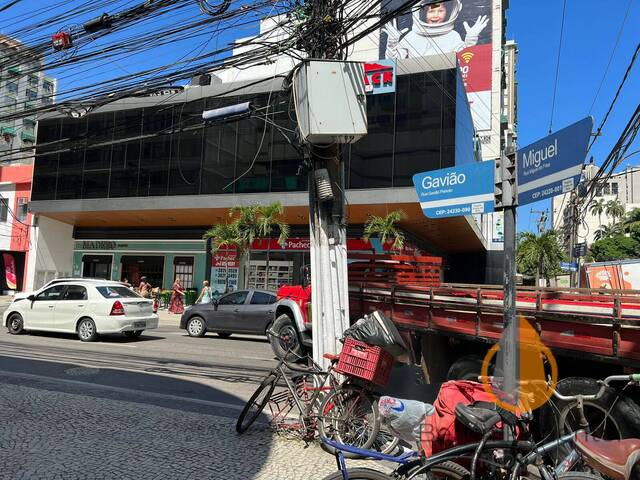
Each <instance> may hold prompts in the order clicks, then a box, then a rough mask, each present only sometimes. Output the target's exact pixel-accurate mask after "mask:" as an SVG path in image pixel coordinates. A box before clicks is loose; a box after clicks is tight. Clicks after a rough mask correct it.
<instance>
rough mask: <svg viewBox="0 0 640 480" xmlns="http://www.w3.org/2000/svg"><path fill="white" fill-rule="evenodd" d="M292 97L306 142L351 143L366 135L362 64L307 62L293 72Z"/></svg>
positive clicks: (365, 103) (327, 61)
mask: <svg viewBox="0 0 640 480" xmlns="http://www.w3.org/2000/svg"><path fill="white" fill-rule="evenodd" d="M293 89H294V90H293V95H294V103H295V107H296V115H297V117H298V127H299V128H300V132H301V134H302V138H303V140H304V141H305V142H307V143H315V144H327V143H354V142H356V141H358V140H359V139H360V138H362V137H363V136H365V135H366V134H367V99H366V95H365V91H364V65H363V64H362V63H355V62H340V61H330V60H307V61H304V62H303V63H302V65H301V66H300V67H299V69H298V70H297V71H296V74H295V78H294V80H293Z"/></svg>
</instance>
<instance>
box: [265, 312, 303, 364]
mask: <svg viewBox="0 0 640 480" xmlns="http://www.w3.org/2000/svg"><path fill="white" fill-rule="evenodd" d="M270 330H271V331H272V332H273V333H274V335H275V336H269V342H271V349H272V350H273V353H274V354H275V356H276V357H278V358H280V359H283V358H284V359H285V360H287V361H289V362H293V361H296V360H299V359H300V357H302V354H303V348H302V343H301V342H300V336H299V335H298V331H297V330H296V326H295V325H294V323H293V320H291V318H290V317H289V315H287V314H286V313H283V314H282V315H280V316H279V317H278V318H276V320H275V322H273V325H272V326H271V328H270Z"/></svg>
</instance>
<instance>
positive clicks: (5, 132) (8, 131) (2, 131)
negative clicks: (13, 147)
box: [0, 127, 16, 137]
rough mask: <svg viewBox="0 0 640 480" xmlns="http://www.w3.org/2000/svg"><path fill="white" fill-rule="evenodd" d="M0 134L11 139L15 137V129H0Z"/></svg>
mask: <svg viewBox="0 0 640 480" xmlns="http://www.w3.org/2000/svg"><path fill="white" fill-rule="evenodd" d="M0 134H2V135H11V136H12V137H15V136H16V129H15V127H0Z"/></svg>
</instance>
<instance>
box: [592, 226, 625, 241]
mask: <svg viewBox="0 0 640 480" xmlns="http://www.w3.org/2000/svg"><path fill="white" fill-rule="evenodd" d="M622 232H623V229H622V227H621V225H620V224H619V223H614V224H613V225H600V228H599V229H598V230H596V231H595V232H594V234H593V239H594V240H595V241H596V242H597V241H598V240H603V239H605V238H609V237H613V236H614V235H619V234H621V233H622Z"/></svg>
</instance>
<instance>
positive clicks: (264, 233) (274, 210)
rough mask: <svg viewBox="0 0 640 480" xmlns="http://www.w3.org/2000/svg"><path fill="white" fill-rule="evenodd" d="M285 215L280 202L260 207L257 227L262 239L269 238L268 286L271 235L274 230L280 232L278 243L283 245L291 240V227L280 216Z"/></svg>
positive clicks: (266, 269) (267, 279)
mask: <svg viewBox="0 0 640 480" xmlns="http://www.w3.org/2000/svg"><path fill="white" fill-rule="evenodd" d="M283 213H284V208H283V207H282V204H281V203H280V202H276V203H271V204H269V205H261V206H260V207H258V214H257V218H256V221H257V225H258V236H259V237H260V238H267V239H268V244H267V263H266V268H265V273H266V275H267V278H266V285H268V283H269V256H270V254H271V234H272V233H273V229H274V228H277V229H278V230H279V232H280V234H279V235H278V243H279V244H280V245H283V244H284V242H286V241H287V238H289V225H288V224H287V223H286V222H284V221H283V220H281V219H280V216H281V215H282V214H283Z"/></svg>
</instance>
